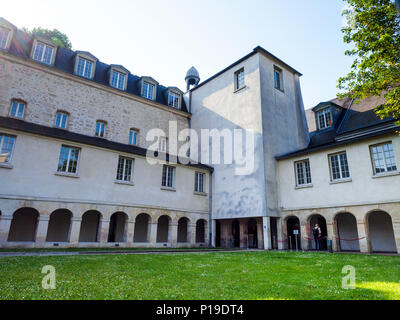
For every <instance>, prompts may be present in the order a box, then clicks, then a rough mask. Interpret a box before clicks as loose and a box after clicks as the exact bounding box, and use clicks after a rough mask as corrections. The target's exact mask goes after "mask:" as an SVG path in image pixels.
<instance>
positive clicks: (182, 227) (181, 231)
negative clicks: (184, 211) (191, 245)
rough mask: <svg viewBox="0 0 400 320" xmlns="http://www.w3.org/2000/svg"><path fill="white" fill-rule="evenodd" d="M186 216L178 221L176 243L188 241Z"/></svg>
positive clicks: (187, 220)
mask: <svg viewBox="0 0 400 320" xmlns="http://www.w3.org/2000/svg"><path fill="white" fill-rule="evenodd" d="M188 224H189V219H188V218H181V219H179V221H178V243H186V242H189V237H188Z"/></svg>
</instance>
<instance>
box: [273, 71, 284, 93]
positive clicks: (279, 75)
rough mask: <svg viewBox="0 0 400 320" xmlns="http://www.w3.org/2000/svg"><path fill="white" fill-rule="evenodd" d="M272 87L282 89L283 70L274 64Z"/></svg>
mask: <svg viewBox="0 0 400 320" xmlns="http://www.w3.org/2000/svg"><path fill="white" fill-rule="evenodd" d="M274 87H275V89H278V90H280V91H283V72H282V69H281V68H278V67H277V66H274Z"/></svg>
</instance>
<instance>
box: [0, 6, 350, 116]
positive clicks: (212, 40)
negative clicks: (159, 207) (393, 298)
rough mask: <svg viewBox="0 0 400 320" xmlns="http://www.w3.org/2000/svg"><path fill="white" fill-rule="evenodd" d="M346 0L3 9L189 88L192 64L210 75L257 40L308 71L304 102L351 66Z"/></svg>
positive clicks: (10, 16)
mask: <svg viewBox="0 0 400 320" xmlns="http://www.w3.org/2000/svg"><path fill="white" fill-rule="evenodd" d="M344 5H345V3H344V1H343V0H329V1H327V0H286V1H282V0H246V1H243V0H241V1H239V0H218V1H216V0H201V1H193V0H140V1H139V0H113V1H109V0H80V1H77V0H69V1H67V2H66V1H65V0H64V1H59V0H51V1H49V0H38V1H32V0H13V1H6V2H4V3H3V4H2V9H1V13H0V14H1V16H2V17H3V18H5V19H7V20H8V21H10V22H11V23H13V24H14V25H16V26H17V27H18V28H22V27H27V28H29V29H32V28H34V27H39V26H40V27H43V28H50V29H53V28H56V29H58V30H60V31H61V32H63V33H65V34H66V35H67V36H68V37H69V39H70V40H71V42H72V45H73V49H74V50H82V51H90V52H91V53H92V54H93V55H95V56H96V57H97V58H98V59H99V60H100V61H102V62H105V63H108V64H120V65H123V66H124V67H125V68H127V69H128V70H130V72H131V73H133V74H136V75H138V76H151V77H153V78H154V79H156V80H157V81H158V82H159V83H160V84H162V85H165V86H177V87H179V88H181V89H182V90H184V89H186V84H185V80H184V78H185V75H186V72H187V70H188V69H189V68H190V67H191V66H195V67H196V68H197V70H198V71H199V73H200V77H201V80H206V79H207V78H209V77H211V76H212V75H214V74H215V73H217V72H219V71H220V70H222V69H224V68H225V67H227V66H229V65H230V64H232V63H233V62H235V61H236V60H238V59H240V58H241V57H243V56H245V55H246V54H248V53H250V52H251V51H252V50H253V49H254V48H255V47H257V46H258V45H260V46H262V47H264V48H265V49H266V50H268V51H270V52H271V53H272V54H274V55H276V56H277V57H279V58H280V59H281V60H283V61H284V62H286V63H287V64H289V65H290V66H292V67H293V68H295V69H296V70H298V71H300V72H301V73H302V74H303V77H302V78H301V86H302V93H303V100H304V106H305V108H306V109H309V108H312V107H314V106H315V105H317V104H318V103H319V102H321V101H327V100H330V99H332V98H334V97H335V96H336V94H337V93H338V89H337V87H336V86H337V80H338V78H339V77H341V76H344V75H346V74H347V73H348V72H349V71H350V66H351V63H352V59H351V58H349V57H346V56H345V55H344V52H345V50H346V49H348V46H347V45H345V44H344V43H343V35H342V33H341V28H342V22H343V18H342V16H341V12H342V10H343V8H344Z"/></svg>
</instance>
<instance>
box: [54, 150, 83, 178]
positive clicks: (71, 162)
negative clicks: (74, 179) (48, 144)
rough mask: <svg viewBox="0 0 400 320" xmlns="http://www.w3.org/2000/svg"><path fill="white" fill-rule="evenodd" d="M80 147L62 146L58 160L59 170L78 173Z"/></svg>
mask: <svg viewBox="0 0 400 320" xmlns="http://www.w3.org/2000/svg"><path fill="white" fill-rule="evenodd" d="M79 151H80V150H79V149H78V148H73V147H67V146H62V147H61V152H60V159H59V161H58V169H57V171H58V172H64V173H71V174H76V173H77V172H78V159H79Z"/></svg>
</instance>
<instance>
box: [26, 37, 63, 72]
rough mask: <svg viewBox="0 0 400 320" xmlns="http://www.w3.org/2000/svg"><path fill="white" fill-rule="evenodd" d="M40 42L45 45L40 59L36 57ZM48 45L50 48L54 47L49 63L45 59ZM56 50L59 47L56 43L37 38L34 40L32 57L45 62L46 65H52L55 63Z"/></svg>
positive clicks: (42, 62)
mask: <svg viewBox="0 0 400 320" xmlns="http://www.w3.org/2000/svg"><path fill="white" fill-rule="evenodd" d="M38 44H42V45H43V46H44V47H43V52H42V55H41V58H40V60H38V59H35V56H36V50H37V46H38ZM46 47H49V48H51V49H52V51H51V56H50V60H49V62H48V63H47V62H45V61H43V59H44V57H45V56H46ZM56 50H57V47H56V46H55V45H54V44H51V43H50V42H49V41H46V40H44V39H41V38H40V39H38V38H35V40H34V41H33V45H32V53H31V59H32V60H33V61H36V62H39V63H41V64H44V65H47V66H51V65H53V64H54V60H55V56H56Z"/></svg>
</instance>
